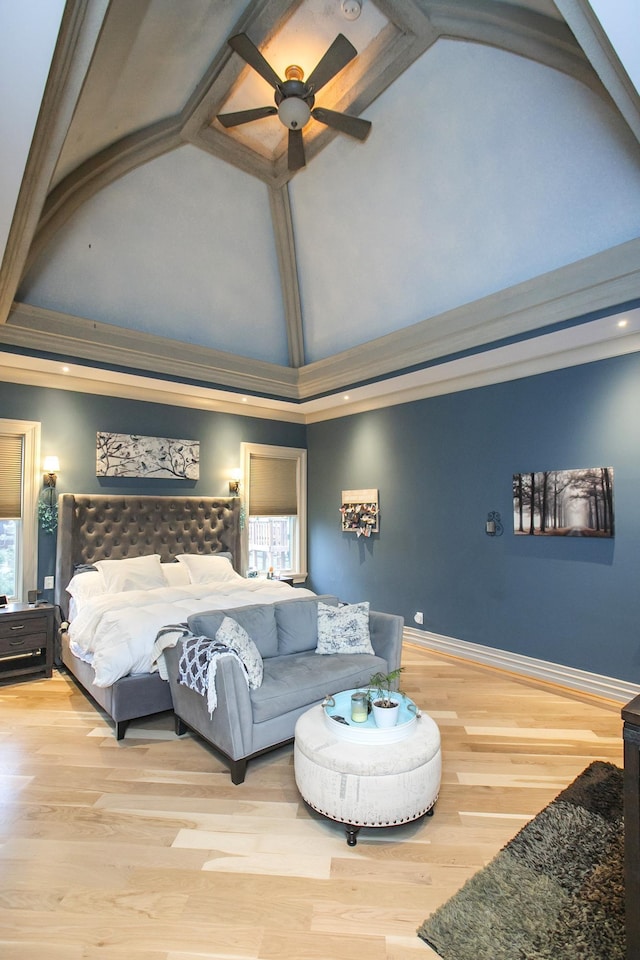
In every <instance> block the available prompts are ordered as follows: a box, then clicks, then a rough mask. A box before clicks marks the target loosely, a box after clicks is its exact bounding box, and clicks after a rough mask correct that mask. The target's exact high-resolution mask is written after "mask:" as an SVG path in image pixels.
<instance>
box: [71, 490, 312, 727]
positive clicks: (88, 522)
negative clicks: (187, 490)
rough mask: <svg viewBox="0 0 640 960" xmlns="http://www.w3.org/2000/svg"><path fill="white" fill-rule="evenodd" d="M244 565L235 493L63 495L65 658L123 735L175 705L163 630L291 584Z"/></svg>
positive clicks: (275, 595) (278, 594)
mask: <svg viewBox="0 0 640 960" xmlns="http://www.w3.org/2000/svg"><path fill="white" fill-rule="evenodd" d="M239 566H240V500H239V498H238V497H226V498H216V499H213V498H211V499H209V498H200V497H149V496H129V495H127V496H120V497H119V496H111V495H93V494H62V495H61V496H60V498H59V503H58V544H57V558H56V580H55V584H56V586H55V591H56V595H55V600H56V603H57V604H58V605H59V607H60V610H61V614H62V617H63V621H64V623H63V628H62V629H61V631H60V647H59V651H58V659H59V662H61V663H62V664H63V665H64V667H65V668H66V669H67V670H68V671H69V672H70V673H71V674H72V676H73V677H74V678H75V680H76V681H77V682H78V683H79V684H80V686H81V687H82V688H83V690H84V691H85V692H86V693H87V694H89V696H90V697H91V698H92V699H93V700H94V701H96V702H97V703H98V704H99V705H100V706H101V707H102V708H103V709H104V710H105V711H106V713H107V714H108V715H109V717H111V719H112V720H113V722H114V724H115V735H116V738H117V739H118V740H120V739H122V738H123V737H124V735H125V731H126V727H127V724H128V723H129V722H130V721H131V720H134V719H138V718H140V717H145V716H148V715H151V714H154V713H160V712H163V711H166V710H171V709H172V700H171V692H170V686H169V684H168V683H167V682H166V681H165V680H163V679H162V678H161V676H160V674H159V672H157V665H156V664H154V663H153V662H152V659H151V654H152V648H153V645H154V640H155V637H156V634H157V631H158V629H160V628H162V627H163V626H165V625H167V624H172V623H179V622H184V620H186V617H187V616H188V615H189V614H190V613H193V612H197V611H202V610H209V609H224V608H225V607H237V606H241V605H247V604H251V603H263V602H265V600H267V602H271V601H274V602H275V601H276V600H279V599H283V597H284V596H286V591H289V592H290V593H291V592H292V591H293V587H291V586H289V585H287V584H285V583H281V582H277V581H265V580H260V581H258V580H247V579H245V578H243V577H241V576H240V575H239V574H238V572H237V570H238V568H239ZM212 569H213V570H214V571H215V573H214V574H211V570H212ZM69 591H70V592H69ZM300 593H304V594H308V595H313V594H311V591H307V590H302V591H300ZM296 594H297V595H299V593H298V591H296ZM65 624H67V625H68V626H65Z"/></svg>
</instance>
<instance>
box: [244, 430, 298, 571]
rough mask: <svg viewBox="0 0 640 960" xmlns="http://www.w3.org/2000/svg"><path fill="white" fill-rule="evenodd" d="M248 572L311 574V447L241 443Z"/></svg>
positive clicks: (245, 552)
mask: <svg viewBox="0 0 640 960" xmlns="http://www.w3.org/2000/svg"><path fill="white" fill-rule="evenodd" d="M241 452H242V475H243V486H242V493H243V499H244V508H245V516H246V521H245V529H244V532H243V556H244V558H245V572H246V571H247V570H251V569H253V570H257V571H258V572H259V573H266V572H267V571H268V570H269V569H270V568H271V569H273V571H274V573H276V574H279V573H287V574H290V575H291V574H293V575H294V576H295V577H296V578H297V579H298V580H300V581H302V580H304V579H305V578H306V575H307V451H306V450H301V449H299V448H297V447H272V446H269V445H267V444H261V443H243V444H241Z"/></svg>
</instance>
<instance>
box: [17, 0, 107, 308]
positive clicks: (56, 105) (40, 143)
mask: <svg viewBox="0 0 640 960" xmlns="http://www.w3.org/2000/svg"><path fill="white" fill-rule="evenodd" d="M107 6H108V3H107V0H101V2H100V3H91V2H90V0H67V3H66V5H65V9H64V13H63V15H62V21H61V25H60V31H59V34H58V41H57V43H56V48H55V51H54V54H53V60H52V62H51V68H50V70H49V76H48V79H47V84H46V87H45V92H44V97H43V100H42V106H41V109H40V115H39V117H38V123H37V125H36V131H35V134H34V137H33V141H32V144H31V150H30V151H29V157H28V160H27V164H26V168H25V173H24V176H23V178H22V185H21V187H20V192H19V195H18V201H17V203H16V208H15V213H14V216H13V221H12V223H11V229H10V231H9V237H8V240H7V245H6V249H5V254H4V259H3V261H2V269H1V270H0V325H1V324H3V323H4V322H5V321H6V319H7V316H8V314H9V311H10V309H11V304H12V303H13V299H14V297H15V294H16V290H17V289H18V285H19V283H20V280H21V279H22V276H23V274H24V270H25V264H26V262H27V258H28V254H29V248H30V246H31V243H32V241H33V238H34V235H35V233H36V230H37V227H38V222H39V219H40V215H41V213H42V210H43V207H44V205H45V200H46V196H47V191H48V189H49V185H50V183H51V180H52V178H53V174H54V170H55V167H56V164H57V162H58V159H59V157H60V153H61V151H62V147H63V145H64V141H65V137H66V136H67V133H68V130H69V126H70V124H71V121H72V119H73V113H74V110H75V107H76V104H77V101H78V98H79V96H80V93H81V91H82V85H83V83H84V80H85V77H86V74H87V71H88V69H89V66H90V64H91V58H92V56H93V53H94V50H95V47H96V44H97V42H98V37H99V34H100V29H101V26H102V23H103V20H104V16H105V13H106V9H107Z"/></svg>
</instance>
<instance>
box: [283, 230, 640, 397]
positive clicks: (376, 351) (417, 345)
mask: <svg viewBox="0 0 640 960" xmlns="http://www.w3.org/2000/svg"><path fill="white" fill-rule="evenodd" d="M638 297H640V239H637V240H630V241H629V242H627V243H623V244H620V245H619V246H616V247H612V248H611V249H609V250H605V251H603V252H602V253H598V254H595V255H594V256H591V257H587V258H585V259H583V260H578V261H576V262H575V263H571V264H569V265H568V266H566V267H561V268H560V269H558V270H553V271H551V272H549V273H545V274H541V275H540V276H538V277H534V278H533V279H532V280H527V281H525V282H523V283H519V284H516V285H515V286H513V287H508V288H507V289H505V290H501V291H499V292H498V293H495V294H491V295H490V296H487V297H483V298H482V299H480V300H475V301H473V302H472V303H469V304H464V305H463V306H461V307H457V308H456V309H454V310H448V311H446V312H445V313H442V314H439V315H438V316H436V317H431V318H429V319H427V320H422V321H420V322H419V323H416V324H413V325H412V326H410V327H405V328H404V329H403V330H399V331H397V332H395V333H390V334H387V335H386V336H384V337H379V338H377V339H376V340H371V341H370V342H369V343H364V344H362V345H361V346H359V347H353V348H351V349H350V350H347V351H343V352H342V353H339V354H336V355H334V356H331V357H327V358H325V359H323V360H318V361H315V362H314V363H309V364H307V365H306V366H304V367H302V368H301V369H300V371H299V381H298V386H299V397H300V399H307V398H309V397H313V396H317V395H319V394H321V393H326V392H332V391H335V390H344V389H345V388H347V387H348V386H349V385H351V384H357V383H361V382H363V381H366V380H371V379H376V378H379V377H383V376H388V375H389V374H390V373H391V372H393V371H399V370H406V369H410V368H412V367H416V366H417V365H420V364H425V363H429V362H431V361H433V360H436V359H438V358H441V357H445V356H450V355H452V354H456V353H460V352H463V351H466V350H473V349H477V348H479V347H481V346H483V345H484V344H487V343H491V342H496V341H499V340H502V339H505V338H509V337H515V336H521V335H526V334H530V333H532V332H533V331H535V330H538V329H541V328H543V327H547V326H550V325H553V324H556V323H561V322H564V321H567V320H572V319H574V318H576V317H580V316H583V315H585V314H593V313H595V312H597V311H600V310H608V309H612V310H613V309H615V307H617V306H618V305H619V304H621V303H628V302H630V301H632V300H635V299H637V298H638Z"/></svg>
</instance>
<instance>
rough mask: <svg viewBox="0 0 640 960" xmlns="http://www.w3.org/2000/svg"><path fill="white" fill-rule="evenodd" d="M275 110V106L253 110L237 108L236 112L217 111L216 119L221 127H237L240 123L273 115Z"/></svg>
mask: <svg viewBox="0 0 640 960" xmlns="http://www.w3.org/2000/svg"><path fill="white" fill-rule="evenodd" d="M277 112H278V111H277V109H276V108H275V107H256V108H255V109H254V110H238V111H237V112H236V113H219V114H218V120H219V121H220V123H221V124H222V126H223V127H237V126H239V125H240V124H241V123H251V121H252V120H262V118H263V117H273V116H274V115H275V114H276V113H277Z"/></svg>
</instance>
